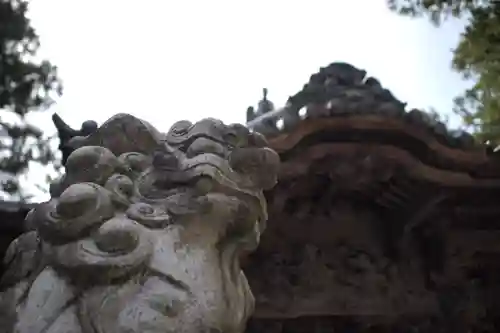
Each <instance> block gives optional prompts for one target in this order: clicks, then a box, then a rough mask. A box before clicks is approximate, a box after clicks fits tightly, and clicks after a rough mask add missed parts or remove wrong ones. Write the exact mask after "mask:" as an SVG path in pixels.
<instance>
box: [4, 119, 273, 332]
mask: <svg viewBox="0 0 500 333" xmlns="http://www.w3.org/2000/svg"><path fill="white" fill-rule="evenodd" d="M72 140H74V141H73V142H72V147H76V150H75V151H73V152H72V153H71V155H70V156H69V158H68V160H67V163H66V173H65V175H64V176H63V178H62V179H61V180H60V181H59V182H58V183H57V184H54V186H53V187H52V191H51V194H52V199H51V200H50V201H48V202H45V203H42V204H40V205H38V206H37V207H36V208H35V209H34V210H32V211H31V212H30V213H29V214H28V216H27V218H26V221H25V222H26V232H25V233H24V234H23V235H22V236H20V237H19V238H17V239H16V240H15V241H14V242H12V244H11V245H10V247H9V249H8V251H7V254H6V257H5V259H4V264H5V265H6V266H7V270H6V273H5V274H4V276H3V277H2V280H1V281H0V287H1V293H0V302H1V303H0V327H1V328H2V332H4V333H14V332H15V333H42V332H43V333H136V332H137V333H139V332H141V333H146V332H147V333H156V332H159V333H160V332H162V333H163V332H165V333H166V332H179V333H180V332H186V333H187V332H192V333H200V332H212V333H215V332H230V333H237V332H243V331H244V328H245V325H246V320H247V319H248V317H249V316H250V315H251V313H252V311H253V306H254V299H253V296H252V293H251V291H250V289H249V286H248V283H247V280H246V278H245V275H244V274H243V272H242V270H241V268H240V265H239V260H240V258H241V257H242V256H243V255H245V254H246V253H249V252H251V251H253V250H254V249H255V248H256V246H257V245H258V243H259V238H260V235H261V233H262V232H263V230H264V228H265V222H266V219H267V215H266V213H267V212H266V202H265V199H264V196H263V193H262V191H263V190H265V189H269V188H272V187H273V186H274V184H275V183H276V178H277V172H278V167H279V157H278V155H277V154H276V153H275V152H274V151H273V150H271V149H269V148H267V143H266V140H265V139H264V138H263V137H262V136H261V135H260V134H258V133H252V132H250V131H249V130H248V129H247V128H246V127H244V126H242V125H224V124H223V123H222V122H220V121H218V120H215V119H204V120H201V121H199V122H197V123H195V124H192V123H190V122H188V121H180V122H177V123H175V124H174V125H173V126H172V128H171V129H170V130H169V132H168V133H167V134H162V133H160V132H158V131H157V130H156V129H155V128H153V127H152V126H151V125H150V124H148V123H147V122H145V121H141V120H139V119H137V118H135V117H133V116H131V115H126V114H120V115H117V116H114V117H112V118H111V119H109V120H108V121H107V122H106V123H104V124H103V125H102V126H101V127H100V128H99V129H97V131H95V132H94V133H92V134H90V135H89V136H86V137H75V138H73V139H72Z"/></svg>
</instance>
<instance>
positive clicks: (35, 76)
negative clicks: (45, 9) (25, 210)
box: [0, 0, 62, 198]
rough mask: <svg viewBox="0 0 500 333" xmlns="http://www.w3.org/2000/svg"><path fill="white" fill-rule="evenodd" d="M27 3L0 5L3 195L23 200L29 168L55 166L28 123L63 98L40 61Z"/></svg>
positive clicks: (52, 71) (2, 0) (53, 74)
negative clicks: (31, 115)
mask: <svg viewBox="0 0 500 333" xmlns="http://www.w3.org/2000/svg"><path fill="white" fill-rule="evenodd" d="M28 3H29V1H27V0H0V183H1V189H2V190H3V192H4V193H8V194H10V195H16V196H17V197H20V198H24V197H25V194H24V193H23V190H22V189H21V188H20V186H19V176H20V175H21V174H23V173H25V172H26V171H27V169H28V167H29V165H30V163H32V162H35V163H40V164H42V165H48V164H49V163H51V162H53V161H54V160H55V156H54V150H53V148H52V146H51V145H50V139H48V138H44V136H43V133H42V131H41V130H40V129H39V128H37V127H36V126H34V125H33V124H29V123H28V122H27V121H26V115H27V114H28V113H30V112H36V111H44V110H46V109H47V108H48V107H49V106H50V105H51V103H52V102H53V97H54V96H56V95H58V94H61V92H62V85H61V82H60V80H59V78H58V76H57V69H56V67H55V66H53V65H52V64H51V63H50V62H49V61H46V60H43V61H37V59H36V55H37V51H38V49H39V46H40V42H39V37H38V35H37V34H36V32H35V30H34V29H33V27H32V26H31V23H30V20H29V19H28V18H27V16H26V14H27V10H28Z"/></svg>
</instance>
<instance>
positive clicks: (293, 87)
mask: <svg viewBox="0 0 500 333" xmlns="http://www.w3.org/2000/svg"><path fill="white" fill-rule="evenodd" d="M30 16H31V18H32V22H33V25H34V27H35V28H36V30H37V32H38V33H39V34H40V36H41V43H42V48H41V55H42V56H43V57H46V58H48V59H50V60H51V61H53V62H54V63H55V64H56V65H57V66H58V67H59V69H60V76H61V77H62V79H63V80H64V84H65V93H64V96H63V97H62V98H61V99H60V100H59V101H58V104H57V105H56V106H54V107H53V111H55V112H58V113H59V114H60V115H61V116H62V117H63V119H65V120H66V121H67V122H68V123H69V124H70V125H72V126H73V127H79V126H80V124H81V122H83V121H84V120H87V119H93V120H96V121H98V122H99V123H102V122H103V121H105V120H106V119H108V118H109V117H110V116H112V115H113V114H115V113H118V112H126V113H130V114H133V115H136V116H139V117H141V118H144V119H145V120H148V121H150V122H151V123H153V124H154V125H155V126H156V127H157V128H158V129H160V130H164V131H166V130H168V128H169V126H170V125H171V124H172V123H173V122H174V121H176V120H179V119H189V120H197V119H200V118H203V117H208V116H210V117H216V118H220V119H222V120H223V121H225V122H244V120H245V110H246V108H247V106H248V105H250V104H255V103H256V102H257V101H258V100H259V99H260V97H261V90H262V88H263V87H267V88H269V98H270V99H271V100H272V101H273V102H274V103H275V104H276V105H282V104H283V103H284V102H285V101H286V98H287V97H288V96H289V95H292V94H294V93H295V92H297V91H298V90H299V89H300V88H301V87H302V85H303V84H304V83H305V82H306V81H307V80H308V78H309V76H310V75H311V74H312V73H314V72H316V71H317V70H318V69H319V67H321V66H326V65H327V64H329V63H331V62H333V61H345V62H349V63H351V64H353V65H355V66H357V67H360V68H363V69H365V70H367V71H368V73H369V75H373V76H375V77H377V78H378V79H380V81H381V83H382V84H383V85H384V86H386V87H387V88H389V89H391V90H392V91H393V92H394V94H395V95H396V97H398V98H400V99H401V100H403V101H406V102H408V103H409V106H411V107H418V108H428V107H431V106H432V107H434V108H436V109H437V110H438V111H439V112H441V113H445V114H446V113H449V112H450V111H451V106H452V98H453V97H454V96H455V95H457V94H458V93H460V92H461V91H462V90H463V89H464V88H465V87H466V84H465V83H464V82H463V81H462V80H461V78H460V77H459V76H458V75H457V74H455V73H453V72H452V71H451V69H450V61H451V50H452V48H453V47H454V46H455V45H456V44H457V41H458V38H459V34H460V32H461V31H462V29H463V24H462V23H461V22H460V21H457V20H454V21H449V22H447V23H446V24H445V25H444V26H442V27H440V28H434V27H433V26H432V25H431V24H430V23H428V22H427V21H426V20H411V19H409V18H405V17H399V16H398V15H395V14H393V13H391V12H390V11H389V10H388V9H387V8H386V5H385V0H349V1H347V0H307V1H305V0H304V1H301V0H295V1H284V0H283V1H280V0H274V1H270V0H267V1H264V0H252V1H243V0H240V1H235V0H211V1H206V0H197V1H194V0H191V1H189V0H183V1H172V0H142V1H140V2H139V1H129V0H120V1H119V0H99V1H97V0H86V1H77V0H32V4H31V12H30ZM37 121H38V123H39V124H43V126H44V127H45V128H46V130H47V131H48V132H53V131H54V129H53V126H52V124H51V122H50V117H49V115H47V114H45V115H39V116H37ZM454 123H455V124H456V122H454Z"/></svg>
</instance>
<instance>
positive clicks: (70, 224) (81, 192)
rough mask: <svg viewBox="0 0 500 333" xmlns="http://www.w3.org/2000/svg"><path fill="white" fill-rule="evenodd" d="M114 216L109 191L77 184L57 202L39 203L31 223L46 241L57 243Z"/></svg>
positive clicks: (92, 185) (94, 185)
mask: <svg viewBox="0 0 500 333" xmlns="http://www.w3.org/2000/svg"><path fill="white" fill-rule="evenodd" d="M114 213H115V212H114V208H113V204H112V201H111V196H110V193H109V192H108V191H106V190H105V189H104V188H103V187H101V186H99V185H97V184H94V183H78V184H73V185H71V186H70V187H68V188H67V189H66V190H65V191H64V192H63V193H62V194H61V196H60V197H59V198H58V199H57V200H51V201H49V202H47V203H43V204H40V206H39V207H37V208H36V210H35V212H34V214H35V216H34V220H35V221H34V223H35V226H36V229H37V231H38V232H39V233H40V235H41V236H42V238H43V239H44V240H45V241H47V242H50V243H56V244H57V243H61V242H66V241H71V240H74V239H78V238H79V237H81V236H82V234H83V233H84V232H86V231H88V230H89V229H90V228H91V227H93V226H95V225H98V224H102V223H104V222H105V221H106V220H107V219H109V218H111V217H113V215H114Z"/></svg>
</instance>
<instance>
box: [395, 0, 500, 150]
mask: <svg viewBox="0 0 500 333" xmlns="http://www.w3.org/2000/svg"><path fill="white" fill-rule="evenodd" d="M388 2H389V7H390V8H391V9H392V10H394V11H396V12H398V13H400V14H402V15H408V16H411V17H427V18H428V19H430V20H431V22H433V23H434V24H436V25H439V24H440V23H441V22H442V21H443V20H444V19H446V18H448V17H450V16H453V17H463V18H467V19H468V24H467V26H466V27H465V30H464V32H463V33H462V35H461V38H460V41H459V44H458V45H457V47H456V48H455V50H454V56H453V60H452V65H453V68H454V69H455V70H456V71H458V72H459V73H461V74H462V75H463V77H464V78H465V79H471V80H472V81H473V82H474V85H473V86H472V87H470V88H469V89H467V90H466V91H465V92H464V93H463V94H462V95H460V96H457V97H456V98H455V101H454V102H455V108H454V111H455V112H456V113H457V114H458V115H460V116H461V117H462V119H463V120H464V123H465V124H466V125H467V126H469V127H471V128H472V129H473V130H474V133H475V134H476V136H477V137H478V138H479V139H480V140H482V141H489V142H491V143H493V144H496V145H498V144H500V1H484V0H483V1H479V0H389V1H388Z"/></svg>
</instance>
